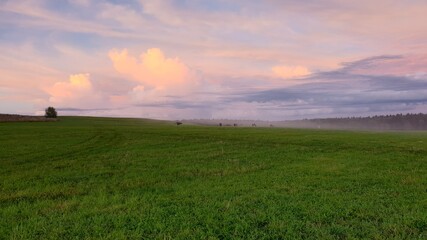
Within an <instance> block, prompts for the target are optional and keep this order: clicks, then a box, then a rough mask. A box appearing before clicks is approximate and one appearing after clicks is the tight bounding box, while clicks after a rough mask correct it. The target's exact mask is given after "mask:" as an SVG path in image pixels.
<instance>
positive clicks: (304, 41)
mask: <svg viewBox="0 0 427 240" xmlns="http://www.w3.org/2000/svg"><path fill="white" fill-rule="evenodd" d="M426 13H427V1H425V0H376V1H372V0H358V1H341V0H307V1H297V0H295V1H291V0H264V1H250V0H245V1H243V0H179V1H178V0H121V1H119V0H94V1H90V0H20V1H16V0H11V1H8V0H0V113H13V114H31V115H33V114H36V115H41V114H43V112H44V109H45V108H46V107H47V106H54V107H55V108H56V109H57V110H58V112H59V115H90V116H114V117H116V116H118V117H141V118H155V119H169V120H179V119H253V120H290V119H303V118H325V117H346V116H369V115H380V114H396V113H419V112H424V113H426V112H427V14H426Z"/></svg>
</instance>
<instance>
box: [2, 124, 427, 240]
mask: <svg viewBox="0 0 427 240" xmlns="http://www.w3.org/2000/svg"><path fill="white" fill-rule="evenodd" d="M0 238H1V239H98V238H104V239H153V238H154V239H239V238H241V239H283V238H286V239H295V238H296V239H299V238H311V239H353V238H370V239H426V238H427V133H426V132H423V133H397V132H394V133H374V132H348V131H326V130H296V129H278V128H233V127H228V128H225V127H222V128H220V127H199V126H185V125H183V126H179V127H177V126H175V125H173V124H172V123H168V122H156V121H149V120H136V119H108V118H105V119H103V118H80V117H79V118H78V117H63V118H62V119H61V121H59V122H40V123H0Z"/></svg>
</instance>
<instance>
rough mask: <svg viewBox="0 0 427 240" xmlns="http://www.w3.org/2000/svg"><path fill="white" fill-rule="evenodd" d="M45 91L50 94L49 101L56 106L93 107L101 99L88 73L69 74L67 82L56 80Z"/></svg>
mask: <svg viewBox="0 0 427 240" xmlns="http://www.w3.org/2000/svg"><path fill="white" fill-rule="evenodd" d="M46 92H47V93H48V94H49V95H50V97H49V103H50V104H53V105H55V106H58V107H93V106H97V105H99V103H100V100H101V96H100V95H99V94H98V93H96V91H95V90H94V88H93V86H92V82H91V81H90V75H89V74H88V73H85V74H75V75H70V77H69V79H68V81H67V82H56V83H55V84H54V85H53V86H51V87H48V88H46Z"/></svg>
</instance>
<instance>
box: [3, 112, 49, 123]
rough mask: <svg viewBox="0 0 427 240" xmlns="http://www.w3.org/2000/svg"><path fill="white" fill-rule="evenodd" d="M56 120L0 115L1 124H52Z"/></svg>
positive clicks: (40, 117) (41, 117)
mask: <svg viewBox="0 0 427 240" xmlns="http://www.w3.org/2000/svg"><path fill="white" fill-rule="evenodd" d="M52 121H57V119H55V118H45V117H43V116H25V115H17V114H0V122H52Z"/></svg>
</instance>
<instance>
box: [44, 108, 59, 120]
mask: <svg viewBox="0 0 427 240" xmlns="http://www.w3.org/2000/svg"><path fill="white" fill-rule="evenodd" d="M44 116H45V117H47V118H56V117H57V116H58V114H57V113H56V110H55V108H54V107H48V108H46V109H45V114H44Z"/></svg>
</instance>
